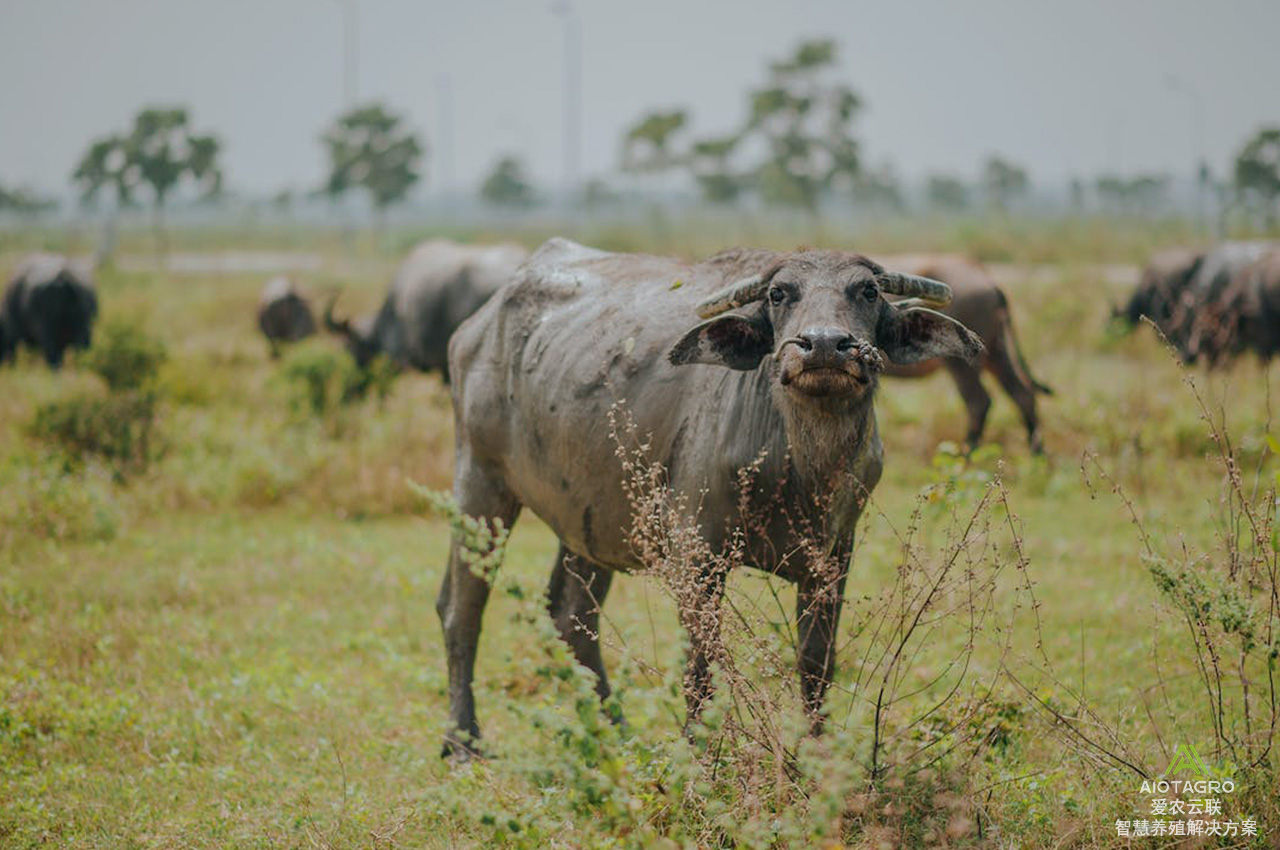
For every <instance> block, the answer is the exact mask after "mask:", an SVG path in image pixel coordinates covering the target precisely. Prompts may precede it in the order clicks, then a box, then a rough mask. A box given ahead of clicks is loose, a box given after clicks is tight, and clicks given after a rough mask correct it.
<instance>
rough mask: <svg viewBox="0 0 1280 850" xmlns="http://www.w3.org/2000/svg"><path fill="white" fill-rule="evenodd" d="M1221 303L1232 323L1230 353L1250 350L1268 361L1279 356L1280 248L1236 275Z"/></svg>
mask: <svg viewBox="0 0 1280 850" xmlns="http://www.w3.org/2000/svg"><path fill="white" fill-rule="evenodd" d="M1223 301H1224V303H1225V305H1226V306H1225V312H1226V313H1227V315H1228V316H1230V317H1231V318H1232V320H1233V322H1234V328H1233V332H1232V334H1231V337H1232V345H1231V349H1230V354H1232V355H1236V354H1240V353H1242V352H1244V351H1253V352H1255V353H1256V354H1257V355H1258V356H1259V357H1261V358H1262V359H1263V360H1264V361H1267V360H1270V359H1271V358H1272V357H1273V356H1275V355H1276V354H1277V353H1280V247H1275V248H1273V249H1272V250H1270V251H1267V252H1266V253H1264V254H1263V255H1262V256H1260V257H1259V258H1258V259H1256V260H1254V261H1253V262H1252V263H1250V264H1249V265H1247V266H1245V267H1244V268H1243V269H1241V270H1240V271H1239V272H1237V273H1236V274H1235V276H1234V277H1233V278H1232V281H1231V283H1230V284H1229V286H1228V288H1227V291H1226V293H1225V294H1224V295H1223Z"/></svg>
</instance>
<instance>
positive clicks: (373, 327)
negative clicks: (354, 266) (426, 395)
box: [324, 239, 528, 380]
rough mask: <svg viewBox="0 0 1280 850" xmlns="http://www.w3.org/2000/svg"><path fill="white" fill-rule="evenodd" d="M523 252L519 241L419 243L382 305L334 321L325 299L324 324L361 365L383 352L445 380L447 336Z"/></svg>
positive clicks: (517, 262) (495, 287)
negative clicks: (344, 342)
mask: <svg viewBox="0 0 1280 850" xmlns="http://www.w3.org/2000/svg"><path fill="white" fill-rule="evenodd" d="M527 256H528V252H527V251H526V250H525V249H524V248H521V247H520V246H519V245H511V244H503V245H459V244H458V243H456V242H448V241H445V240H441V239H433V240H431V241H429V242H424V243H422V244H421V245H419V246H418V247H417V248H415V249H414V250H413V253H411V254H410V255H409V257H408V259H406V260H405V261H404V263H403V264H401V266H400V269H399V271H397V272H396V276H395V279H394V280H393V281H392V283H391V291H390V292H389V293H388V294H387V297H386V300H385V301H384V302H383V304H382V309H380V310H379V311H378V312H377V313H374V314H372V315H367V316H363V317H361V318H359V319H355V320H354V321H352V320H337V319H335V318H334V317H333V301H332V300H330V301H329V304H328V306H327V307H326V308H325V313H324V321H325V326H326V327H327V328H328V329H329V330H330V331H332V332H334V333H337V334H341V335H342V336H344V337H345V338H346V340H347V348H348V350H349V351H350V352H351V355H352V356H353V357H354V358H355V359H356V362H357V363H359V364H360V365H361V366H366V365H368V363H369V361H371V360H373V358H374V357H377V356H378V355H379V354H385V355H387V356H388V357H390V358H391V359H392V360H393V361H395V362H396V363H398V364H399V365H401V366H407V367H409V368H413V369H418V370H421V371H423V372H429V371H432V370H439V371H440V372H441V373H443V375H444V377H445V380H448V377H449V373H448V371H447V370H448V343H449V337H450V336H451V335H452V334H453V332H454V331H455V330H456V329H457V327H458V325H460V324H462V322H463V320H464V319H466V318H467V317H468V316H470V315H471V314H472V313H474V312H475V311H476V310H478V309H479V308H480V305H481V304H483V303H484V302H485V301H487V300H488V299H489V296H490V295H492V294H493V293H494V292H496V291H497V290H498V288H499V287H500V286H502V285H503V284H504V283H506V282H507V281H508V280H510V279H511V275H512V273H513V272H514V271H515V270H516V267H517V266H519V265H520V263H522V262H523V261H524V259H525V257H527Z"/></svg>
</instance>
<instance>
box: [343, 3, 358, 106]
mask: <svg viewBox="0 0 1280 850" xmlns="http://www.w3.org/2000/svg"><path fill="white" fill-rule="evenodd" d="M337 3H338V6H339V8H341V10H342V105H343V108H344V109H352V108H353V107H354V106H355V105H356V98H357V97H358V91H357V89H356V68H357V67H358V63H359V57H358V56H357V53H356V51H357V50H358V41H359V35H360V32H359V20H358V18H357V15H356V0H337Z"/></svg>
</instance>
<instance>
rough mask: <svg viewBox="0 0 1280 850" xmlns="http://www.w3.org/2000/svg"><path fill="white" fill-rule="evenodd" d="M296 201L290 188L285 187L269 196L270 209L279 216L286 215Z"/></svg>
mask: <svg viewBox="0 0 1280 850" xmlns="http://www.w3.org/2000/svg"><path fill="white" fill-rule="evenodd" d="M296 200H297V197H296V194H295V192H294V190H293V188H292V187H290V186H286V187H284V188H283V189H281V190H280V191H278V192H276V193H275V194H274V195H272V196H271V201H270V204H271V208H272V209H273V210H275V211H276V212H277V213H280V214H281V215H287V214H288V213H289V212H290V211H291V210H292V209H293V205H294V202H295V201H296Z"/></svg>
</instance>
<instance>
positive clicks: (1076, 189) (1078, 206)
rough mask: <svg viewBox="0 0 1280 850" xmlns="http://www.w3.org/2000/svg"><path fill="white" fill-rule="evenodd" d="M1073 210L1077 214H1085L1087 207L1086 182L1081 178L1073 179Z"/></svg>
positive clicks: (1071, 188) (1071, 189)
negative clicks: (1085, 206) (1085, 207)
mask: <svg viewBox="0 0 1280 850" xmlns="http://www.w3.org/2000/svg"><path fill="white" fill-rule="evenodd" d="M1070 191H1071V209H1073V210H1075V211H1076V212H1077V213H1080V212H1084V205H1085V185H1084V181H1083V180H1081V179H1080V178H1079V177H1072V178H1071V187H1070Z"/></svg>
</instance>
